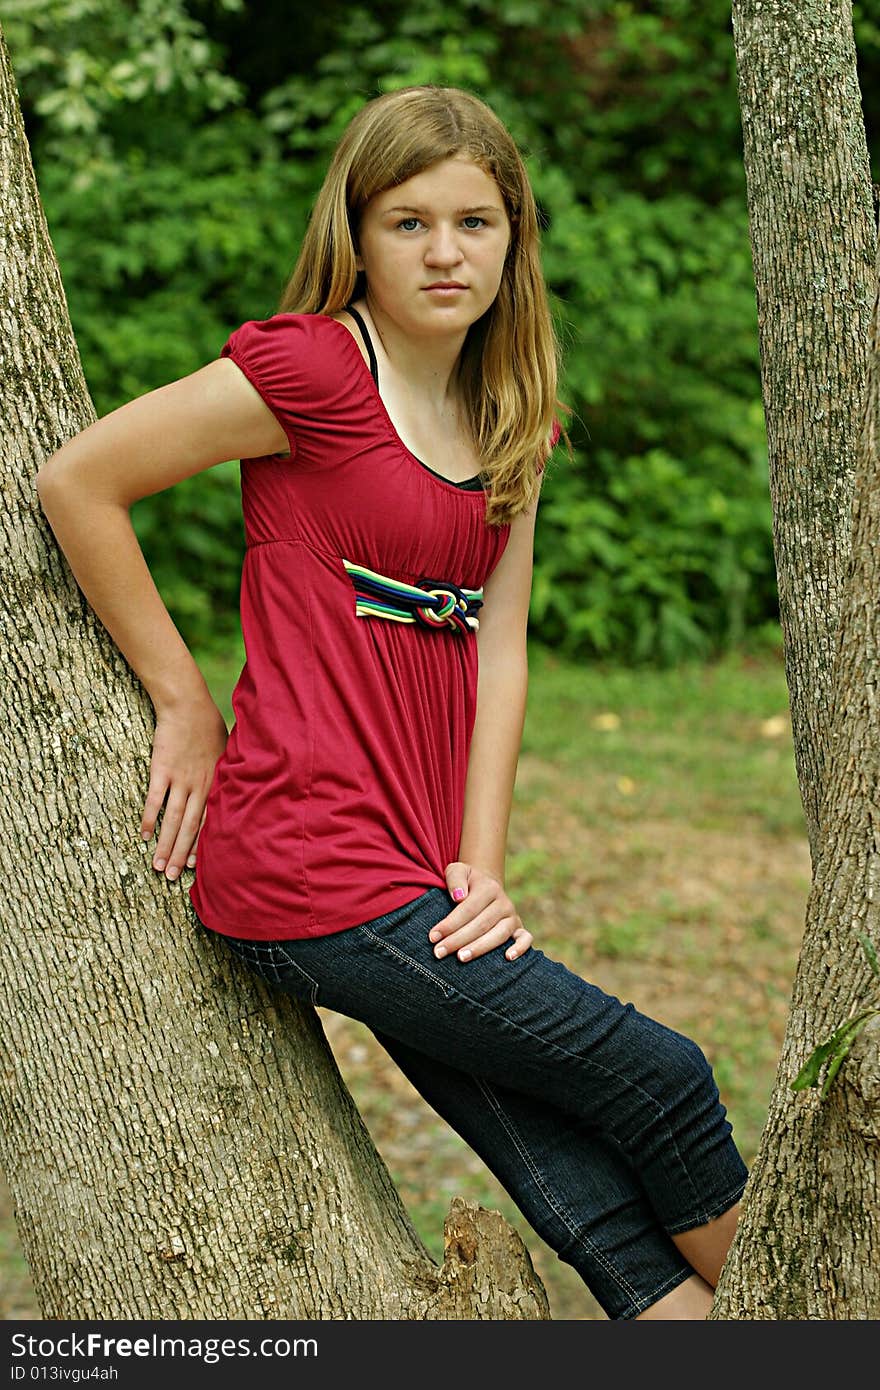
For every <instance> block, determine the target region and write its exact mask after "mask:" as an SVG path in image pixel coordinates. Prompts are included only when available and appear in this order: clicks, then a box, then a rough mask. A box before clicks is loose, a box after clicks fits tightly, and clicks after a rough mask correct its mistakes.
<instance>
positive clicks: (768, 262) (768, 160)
mask: <svg viewBox="0 0 880 1390" xmlns="http://www.w3.org/2000/svg"><path fill="white" fill-rule="evenodd" d="M733 34H734V41H735V47H736V62H737V69H738V74H739V99H740V109H741V114H742V129H743V154H744V161H745V174H746V189H747V197H748V209H749V227H750V235H751V244H752V264H753V268H754V277H755V295H756V300H757V310H758V340H759V346H760V356H761V381H762V392H763V398H764V413H765V419H766V422H767V441H768V450H769V460H770V492H771V499H772V504H773V544H774V551H775V556H776V577H777V587H778V593H779V609H780V620H781V624H782V634H783V638H784V644H785V669H786V679H787V682H788V689H789V696H790V700H791V717H792V734H793V739H794V752H795V763H796V766H797V775H798V782H799V784H800V790H801V797H802V799H803V804H804V813H805V816H806V822H807V834H808V837H809V842H810V850H811V854H812V859H813V866H814V868H815V865H816V859H817V851H818V839H819V830H820V808H821V804H822V796H823V792H824V782H825V763H826V760H827V757H828V736H829V732H830V728H831V707H832V688H831V682H832V673H833V666H834V654H835V650H836V647H837V634H838V623H839V619H840V608H841V599H842V589H843V584H844V581H845V578H846V571H847V564H848V561H849V545H850V530H851V523H850V516H851V505H852V488H853V475H854V470H855V450H856V437H857V429H858V421H859V419H860V418H861V410H862V406H863V401H864V391H865V380H866V372H867V358H868V332H869V326H870V317H871V302H872V298H873V293H874V273H873V266H874V243H875V233H874V218H873V213H872V197H871V171H870V164H869V160H868V149H867V142H866V138H865V127H864V121H863V119H862V111H861V94H860V92H859V85H858V75H857V68H856V51H855V45H854V41H853V32H852V14H851V5H850V3H849V0H831V3H830V4H829V3H828V0H776V2H775V3H774V4H773V5H766V4H763V3H761V0H735V3H734V5H733Z"/></svg>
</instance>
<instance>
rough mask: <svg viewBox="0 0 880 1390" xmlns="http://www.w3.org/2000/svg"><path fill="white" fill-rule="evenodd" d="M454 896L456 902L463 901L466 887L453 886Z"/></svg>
mask: <svg viewBox="0 0 880 1390" xmlns="http://www.w3.org/2000/svg"><path fill="white" fill-rule="evenodd" d="M452 896H453V897H454V898H455V901H456V902H461V899H462V898H463V897H464V889H463V888H453V890H452Z"/></svg>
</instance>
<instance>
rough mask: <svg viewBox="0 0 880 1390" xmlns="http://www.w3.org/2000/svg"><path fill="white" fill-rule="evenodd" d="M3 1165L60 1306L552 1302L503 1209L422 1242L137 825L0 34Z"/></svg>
mask: <svg viewBox="0 0 880 1390" xmlns="http://www.w3.org/2000/svg"><path fill="white" fill-rule="evenodd" d="M0 235H2V237H3V243H2V259H0V274H2V281H0V291H2V293H0V373H2V380H3V401H4V410H3V420H2V426H0V471H2V478H3V490H4V506H3V509H2V518H0V551H2V561H0V563H2V586H0V622H2V636H3V649H2V675H3V691H2V701H3V707H2V712H3V727H4V729H5V730H6V737H5V738H4V739H3V740H2V741H0V784H2V790H3V792H4V806H5V810H6V814H5V815H4V816H3V818H2V820H0V858H2V865H3V871H2V872H3V879H2V892H3V899H4V903H3V927H2V932H0V1162H2V1165H3V1168H4V1170H5V1173H6V1177H7V1180H8V1183H9V1188H10V1191H11V1193H12V1196H13V1201H14V1204H15V1210H16V1217H17V1223H18V1229H19V1234H20V1238H21V1242H22V1247H23V1249H24V1252H25V1255H26V1257H27V1259H28V1262H29V1264H30V1268H31V1273H32V1276H33V1282H34V1288H35V1292H36V1295H37V1298H38V1300H39V1303H40V1307H41V1309H42V1311H43V1315H44V1316H45V1317H46V1318H61V1319H100V1320H111V1319H129V1318H138V1319H145V1318H156V1319H163V1320H167V1319H178V1318H199V1319H201V1318H205V1319H220V1318H254V1319H269V1318H297V1319H299V1318H321V1319H332V1318H363V1319H368V1318H376V1319H378V1318H383V1319H384V1318H406V1319H421V1318H471V1319H473V1318H493V1319H508V1318H510V1319H519V1318H546V1317H548V1316H549V1311H548V1307H547V1300H546V1296H545V1294H544V1290H543V1287H542V1285H541V1284H540V1281H539V1280H538V1278H537V1276H536V1275H535V1274H534V1271H533V1270H532V1267H531V1262H530V1260H529V1257H528V1254H527V1252H526V1251H525V1249H524V1247H523V1246H522V1242H521V1241H520V1240H519V1237H518V1236H517V1235H516V1234H515V1233H514V1232H513V1231H511V1230H510V1228H509V1227H507V1225H506V1223H504V1222H503V1221H502V1219H501V1217H500V1216H499V1215H498V1214H497V1213H487V1212H484V1211H481V1210H480V1209H475V1208H469V1207H467V1206H465V1205H464V1204H461V1203H454V1204H453V1210H452V1212H451V1214H450V1218H449V1220H448V1222H447V1231H446V1238H447V1256H446V1260H445V1262H444V1264H443V1266H442V1268H440V1269H438V1268H437V1266H436V1265H435V1264H434V1263H433V1262H432V1261H431V1259H430V1258H429V1257H428V1255H427V1253H426V1251H425V1249H424V1247H423V1246H422V1244H421V1242H420V1241H419V1240H418V1238H417V1236H416V1234H415V1232H414V1230H413V1228H412V1225H411V1223H410V1221H409V1219H408V1217H407V1214H406V1211H405V1210H404V1208H403V1207H402V1205H401V1203H400V1201H399V1198H398V1196H397V1193H396V1192H395V1190H394V1187H393V1185H392V1183H391V1181H390V1178H389V1176H388V1173H387V1170H386V1168H385V1166H384V1164H383V1163H382V1161H381V1158H380V1157H379V1155H378V1154H377V1153H376V1151H375V1149H374V1147H373V1144H372V1141H371V1139H370V1136H369V1134H368V1133H367V1130H366V1128H365V1126H364V1124H363V1122H362V1120H361V1118H360V1116H359V1115H358V1113H357V1111H356V1109H355V1107H354V1105H353V1103H352V1101H351V1098H350V1096H349V1094H348V1092H347V1090H346V1088H345V1086H344V1084H343V1082H342V1079H341V1077H340V1074H339V1071H338V1068H337V1067H336V1064H335V1062H334V1060H333V1057H332V1054H331V1053H330V1051H329V1048H328V1046H327V1043H326V1040H325V1038H324V1034H323V1030H322V1028H321V1025H320V1021H319V1019H318V1016H317V1015H316V1014H315V1013H314V1011H312V1010H307V1009H304V1008H302V1007H300V1006H299V1005H298V1004H296V1003H294V1002H292V1001H291V1000H288V999H286V998H284V997H279V996H277V995H273V994H271V993H270V992H269V991H268V990H267V989H265V988H264V986H263V985H262V984H261V983H260V982H259V981H258V980H257V979H256V977H254V976H253V975H252V974H250V973H249V972H248V971H247V969H246V967H244V966H239V965H238V964H237V963H235V962H234V961H233V960H232V959H231V958H230V957H229V954H228V953H227V952H225V951H224V949H223V947H222V944H221V943H218V942H214V941H211V940H205V939H203V938H202V936H201V935H200V934H198V933H197V928H196V924H195V919H194V916H193V913H192V908H191V906H190V904H189V899H188V897H187V895H186V889H187V888H188V886H189V884H190V883H191V881H192V878H191V874H189V873H184V875H183V876H182V879H181V880H179V881H178V883H176V884H174V885H173V886H172V885H169V884H168V883H167V881H166V880H164V879H162V878H161V877H160V876H159V875H156V874H155V873H154V872H153V871H152V869H151V867H150V852H149V849H148V847H147V845H145V844H143V843H142V842H141V841H140V837H139V833H138V832H139V820H140V814H141V810H142V805H143V797H144V795H145V792H146V786H147V781H148V772H149V760H150V749H151V743H152V732H153V713H152V708H151V705H150V702H149V700H148V699H147V697H146V694H145V692H144V691H143V690H142V688H141V686H140V684H139V682H138V681H137V679H136V678H135V676H134V675H133V673H132V671H131V670H130V668H129V667H128V665H127V663H126V662H125V661H124V659H123V657H122V656H121V654H120V653H119V651H118V649H117V648H116V647H115V646H114V645H113V644H112V642H111V641H110V639H109V637H108V635H107V633H106V632H105V630H104V629H103V627H102V626H101V624H100V623H99V622H98V620H97V619H96V617H95V616H94V614H93V613H92V611H91V609H90V608H89V607H88V605H87V604H86V602H85V600H84V598H83V596H82V594H81V593H80V590H79V588H78V587H77V585H76V583H75V581H74V580H73V578H72V576H71V574H70V571H69V569H68V567H67V565H66V562H65V561H64V558H63V556H62V555H61V553H60V551H59V550H58V547H57V545H56V544H55V541H54V538H53V536H52V534H51V531H50V530H49V528H48V526H47V525H46V523H45V520H44V518H43V516H42V512H41V509H40V507H39V502H38V499H37V496H36V492H35V489H34V476H35V474H36V471H37V468H38V466H39V464H40V463H41V462H42V460H43V459H44V458H45V457H46V456H47V455H48V454H50V453H52V452H54V450H55V449H57V448H58V447H59V446H60V445H61V444H62V443H63V442H64V441H65V439H68V438H70V437H71V436H72V435H73V434H75V433H77V432H79V431H80V430H82V429H84V428H85V427H86V426H87V425H88V424H89V423H90V422H91V421H92V420H93V419H94V411H93V409H92V406H91V402H90V400H89V396H88V392H87V389H86V384H85V381H84V379H83V374H82V371H81V367H80V362H79V357H78V354H77V351H76V345H75V342H74V340H73V336H72V333H71V328H70V323H69V320H68V315H67V307H66V301H65V296H64V291H63V287H62V284H61V279H60V275H59V272H58V267H57V263H56V259H55V255H54V252H53V249H52V245H51V241H50V238H49V234H48V231H47V228H46V224H45V220H44V217H43V213H42V208H41V205H40V200H39V197H38V193H37V189H36V184H35V180H34V176H33V170H32V167H31V162H30V155H29V151H28V148H27V142H26V139H25V133H24V129H23V125H22V122H21V115H20V111H19V107H18V99H17V94H16V90H15V85H14V82H13V79H12V74H11V70H10V66H9V60H8V53H7V50H6V48H5V45H4V43H3V40H2V35H0Z"/></svg>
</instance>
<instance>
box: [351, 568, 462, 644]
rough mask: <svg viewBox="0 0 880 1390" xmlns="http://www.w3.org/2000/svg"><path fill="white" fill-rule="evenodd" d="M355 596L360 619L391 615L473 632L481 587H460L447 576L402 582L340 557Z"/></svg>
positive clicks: (400, 619) (394, 618)
mask: <svg viewBox="0 0 880 1390" xmlns="http://www.w3.org/2000/svg"><path fill="white" fill-rule="evenodd" d="M342 563H343V565H344V566H345V568H346V571H347V573H348V577H349V579H350V580H351V582H352V584H353V585H354V591H355V595H356V598H357V602H356V604H355V612H356V613H357V615H358V617H359V618H390V619H391V621H392V622H395V623H419V624H420V625H421V626H422V627H432V628H438V627H450V628H451V629H452V631H453V632H458V633H466V632H476V631H477V630H478V628H479V626H480V620H479V618H478V617H477V612H478V611H479V609H481V608H482V606H483V590H482V589H463V588H460V587H459V586H458V584H453V583H452V581H451V580H449V579H424V578H422V579H420V580H419V582H418V584H417V585H416V584H404V583H403V581H402V580H400V579H391V578H389V577H388V575H386V574H377V572H376V571H375V570H369V569H367V567H366V566H365V565H356V564H354V562H353V561H351V560H343V561H342Z"/></svg>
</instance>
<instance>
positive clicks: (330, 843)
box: [190, 314, 510, 940]
mask: <svg viewBox="0 0 880 1390" xmlns="http://www.w3.org/2000/svg"><path fill="white" fill-rule="evenodd" d="M220 355H221V357H231V358H232V360H233V362H235V363H236V365H237V366H238V367H239V368H240V369H241V370H242V371H243V372H244V374H245V376H246V377H247V378H248V380H249V381H250V382H251V383H252V384H253V386H254V387H255V388H256V390H257V391H259V393H260V395H261V396H262V398H263V400H264V401H265V402H266V404H267V405H268V406H269V408H270V409H271V410H272V412H273V413H274V415H275V416H276V417H277V419H278V420H279V421H280V423H281V425H282V426H283V428H284V431H285V433H286V435H287V437H288V439H289V441H290V449H291V457H290V458H277V457H269V456H266V457H263V458H257V459H248V460H243V461H242V464H241V482H242V506H243V511H244V525H245V540H246V547H247V548H246V551H245V556H244V563H243V567H242V578H241V626H242V635H243V637H244V643H245V654H246V660H245V665H244V668H243V670H242V672H241V675H240V676H239V679H238V682H237V684H236V687H235V690H234V692H233V695H232V707H233V711H234V714H235V722H234V725H233V728H232V730H231V732H230V735H229V739H228V742H227V745H226V748H225V750H224V752H223V754H222V755H221V757H220V759H219V761H218V762H217V765H216V768H215V771H214V777H213V781H212V783H211V788H210V791H209V794H208V799H207V805H206V815H205V822H204V825H203V826H202V830H201V833H200V835H199V842H198V858H197V865H196V879H195V882H194V883H193V885H192V887H191V888H190V898H191V901H192V904H193V907H194V908H195V910H196V912H197V914H198V916H199V918H200V920H201V921H202V922H203V923H204V925H205V926H206V927H208V928H211V929H213V930H215V931H218V932H221V933H225V934H227V935H230V936H239V937H248V938H251V939H253V940H260V939H264V940H268V939H272V938H281V937H302V936H323V935H327V934H329V933H331V932H337V931H342V930H343V929H344V928H346V927H351V926H355V925H356V924H358V923H360V922H365V921H368V920H369V919H370V918H372V917H377V916H379V915H380V914H382V913H385V912H389V911H391V909H392V908H395V907H399V906H401V905H402V904H403V903H406V902H409V901H411V900H412V899H413V898H414V897H416V896H418V894H419V893H420V892H421V891H423V890H424V889H426V888H429V887H434V886H437V887H445V886H446V876H445V874H444V869H445V866H446V865H447V864H448V863H449V862H450V861H451V860H454V859H456V858H457V857H458V848H459V837H460V832H461V822H462V814H463V809H464V786H465V774H466V771H467V758H468V749H469V746H470V740H471V735H472V732H473V725H474V717H475V714H476V691H477V643H476V634H475V633H474V632H473V631H470V630H469V631H467V632H464V633H463V632H460V631H455V630H454V629H453V628H452V627H447V626H442V627H439V628H437V627H435V628H429V627H425V626H421V625H418V624H411V623H408V622H396V621H391V620H389V619H387V618H384V617H378V616H373V615H370V616H361V615H358V614H357V613H356V611H355V604H356V595H355V589H354V583H353V579H352V577H351V576H350V574H349V572H348V571H347V570H346V568H345V567H344V565H343V560H347V561H349V562H351V563H353V564H356V565H364V566H366V567H367V568H368V569H370V570H375V571H378V572H379V573H380V574H383V575H387V576H390V577H393V578H394V579H396V580H402V581H404V582H405V583H407V584H416V585H418V583H419V579H420V578H421V577H424V576H430V577H433V578H435V579H450V580H452V581H453V582H454V583H455V584H457V585H459V587H461V588H469V589H479V588H480V587H481V586H482V584H483V582H484V581H485V580H486V578H487V577H488V576H489V575H490V574H491V573H492V570H493V569H494V568H495V566H496V565H497V563H498V561H499V559H500V558H501V555H502V553H503V551H504V548H505V546H506V544H507V540H508V536H509V533H510V526H509V524H508V525H504V526H500V527H499V526H488V525H487V524H486V522H485V519H484V516H485V505H486V498H485V493H484V492H483V491H482V490H476V491H469V490H467V489H463V488H460V487H457V486H456V485H455V484H454V483H451V482H448V481H446V480H445V479H443V478H441V477H439V476H438V475H437V474H436V473H434V472H432V471H431V470H430V469H429V468H428V467H426V465H424V464H423V463H420V462H419V461H418V460H417V459H416V458H415V456H414V455H413V454H411V453H410V451H409V450H408V449H407V448H406V447H405V446H404V444H403V442H402V440H401V439H400V437H399V435H398V434H397V432H396V431H395V429H394V426H393V425H392V423H391V419H390V417H389V415H388V413H387V411H386V409H385V407H384V405H383V403H382V399H381V397H380V395H379V392H378V390H377V387H376V385H375V383H374V381H373V378H372V376H371V374H370V370H369V367H368V366H367V364H366V362H365V361H364V359H363V357H362V355H361V352H360V349H359V347H358V345H357V343H356V342H355V340H354V338H353V337H352V335H351V333H350V332H349V331H348V329H347V328H346V327H345V325H344V324H341V323H338V322H337V321H336V320H335V319H331V318H327V317H326V316H324V315H320V314H276V315H274V316H273V317H272V318H269V319H265V320H263V321H249V322H247V323H245V324H243V325H242V326H241V327H240V328H238V329H237V330H236V331H235V332H234V333H233V334H232V335H231V337H230V338H229V340H228V342H227V343H226V344H225V346H224V347H223V349H222V351H221V354H220Z"/></svg>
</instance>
